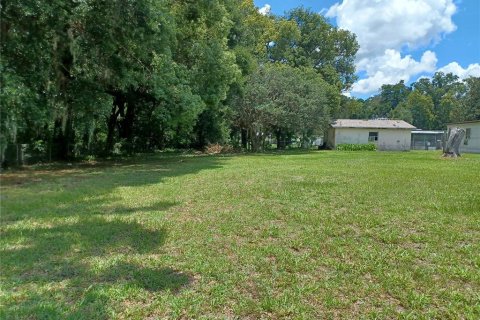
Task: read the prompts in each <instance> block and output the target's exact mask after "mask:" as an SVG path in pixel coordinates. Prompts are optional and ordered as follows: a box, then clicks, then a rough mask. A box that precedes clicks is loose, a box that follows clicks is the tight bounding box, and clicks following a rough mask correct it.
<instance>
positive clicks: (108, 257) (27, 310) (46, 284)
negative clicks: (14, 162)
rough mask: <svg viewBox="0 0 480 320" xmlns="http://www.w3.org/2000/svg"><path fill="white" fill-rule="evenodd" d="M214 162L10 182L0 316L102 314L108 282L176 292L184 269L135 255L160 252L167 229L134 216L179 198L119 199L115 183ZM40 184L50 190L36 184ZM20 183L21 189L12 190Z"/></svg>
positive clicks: (159, 177) (125, 166)
mask: <svg viewBox="0 0 480 320" xmlns="http://www.w3.org/2000/svg"><path fill="white" fill-rule="evenodd" d="M221 165H222V164H221V161H220V159H218V158H216V157H198V158H183V157H172V158H170V159H168V161H162V159H160V160H159V161H145V162H144V161H142V162H140V163H131V162H127V163H121V164H118V165H115V166H105V167H101V168H88V169H85V170H80V171H75V173H71V174H70V173H69V174H67V176H63V175H62V176H60V177H59V176H55V175H54V176H53V177H50V178H45V179H46V180H47V181H48V182H47V183H45V184H43V183H34V184H28V183H27V184H24V185H21V186H17V187H16V188H17V189H16V190H15V192H14V193H13V195H12V196H11V198H9V197H10V195H9V193H7V198H3V199H2V212H1V218H0V222H1V226H0V230H1V235H0V237H1V244H0V248H1V249H0V270H1V277H2V279H3V280H2V287H3V290H4V297H3V298H2V299H3V306H2V308H1V309H0V318H2V319H16V318H17V319H18V318H20V319H22V318H34V319H36V318H45V319H55V318H58V319H65V318H74V319H102V318H105V319H106V318H109V312H110V311H109V307H110V305H111V299H112V297H111V295H110V294H109V290H111V289H112V288H115V290H117V289H118V290H121V288H122V287H123V286H125V287H128V288H136V289H138V290H143V291H145V292H160V291H170V292H173V293H175V292H177V291H178V290H180V289H181V288H183V287H185V286H188V285H189V284H190V283H191V279H192V276H191V275H189V274H188V273H186V272H183V271H180V270H174V269H171V268H169V267H165V266H162V265H159V264H158V263H152V262H151V261H149V262H144V261H142V260H141V259H142V258H141V257H142V256H145V255H151V254H155V255H157V254H160V253H161V247H162V245H163V244H164V243H165V239H166V238H167V236H168V230H167V229H166V228H165V226H164V225H163V224H162V223H161V222H157V223H141V220H137V219H136V218H135V216H136V215H142V214H144V213H149V214H159V215H161V214H162V213H163V212H165V211H167V210H169V209H171V208H173V207H174V206H175V205H178V203H175V202H174V201H171V200H169V199H162V197H161V195H159V199H153V200H149V201H148V202H147V201H146V202H145V203H142V202H141V201H140V202H139V203H137V204H133V205H132V204H125V203H122V198H121V197H119V196H117V195H115V189H116V188H118V187H126V186H146V185H150V184H159V183H163V182H164V181H165V179H168V178H171V177H177V176H181V175H186V174H193V173H197V172H200V171H202V170H212V169H215V168H220V167H221ZM52 173H53V174H55V171H54V170H53V172H52ZM77 178H78V179H77ZM48 179H50V180H48ZM43 187H45V188H51V190H47V191H48V192H42V188H43ZM56 188H57V189H56ZM37 190H38V194H36V191H37ZM22 191H25V194H26V195H25V197H21V196H19V194H22ZM4 202H6V203H4ZM138 221H140V222H138ZM115 257H116V258H115ZM92 263H93V264H92ZM95 264H97V265H95ZM102 264H105V266H102ZM99 265H100V266H102V267H99ZM44 288H51V289H48V290H47V291H45V289H44ZM119 288H120V289H119ZM50 291H51V292H50ZM19 292H20V296H21V298H18V294H19ZM15 296H17V298H15Z"/></svg>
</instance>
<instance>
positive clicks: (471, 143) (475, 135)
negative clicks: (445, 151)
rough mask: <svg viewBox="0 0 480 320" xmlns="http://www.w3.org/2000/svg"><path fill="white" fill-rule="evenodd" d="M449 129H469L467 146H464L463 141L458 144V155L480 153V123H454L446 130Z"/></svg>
mask: <svg viewBox="0 0 480 320" xmlns="http://www.w3.org/2000/svg"><path fill="white" fill-rule="evenodd" d="M451 128H462V129H465V130H466V129H467V128H470V130H471V131H470V139H468V141H467V144H465V140H464V141H462V143H461V144H460V153H462V152H466V153H480V121H479V122H471V123H458V124H456V123H454V124H449V125H448V129H451Z"/></svg>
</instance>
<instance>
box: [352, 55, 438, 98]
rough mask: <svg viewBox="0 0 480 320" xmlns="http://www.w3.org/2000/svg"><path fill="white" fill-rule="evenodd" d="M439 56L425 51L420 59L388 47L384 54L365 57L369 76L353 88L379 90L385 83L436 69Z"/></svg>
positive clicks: (358, 90) (365, 65)
mask: <svg viewBox="0 0 480 320" xmlns="http://www.w3.org/2000/svg"><path fill="white" fill-rule="evenodd" d="M436 64H437V57H436V55H435V53H434V52H432V51H425V52H424V53H423V55H422V58H421V59H420V61H416V60H415V59H413V58H412V56H410V55H407V56H405V57H403V58H402V57H401V55H400V52H399V51H396V50H393V49H387V50H385V52H384V54H383V55H382V56H378V57H375V58H372V59H365V61H364V65H363V70H365V71H366V73H367V77H366V78H365V79H362V80H359V81H357V82H356V83H355V84H354V85H353V88H352V91H353V92H355V93H361V94H368V93H372V92H375V91H377V90H378V89H379V88H380V87H381V86H382V85H383V84H394V83H398V82H399V81H400V80H404V81H405V82H408V81H409V80H410V78H411V77H412V76H414V75H416V74H419V73H422V72H433V71H435V68H436Z"/></svg>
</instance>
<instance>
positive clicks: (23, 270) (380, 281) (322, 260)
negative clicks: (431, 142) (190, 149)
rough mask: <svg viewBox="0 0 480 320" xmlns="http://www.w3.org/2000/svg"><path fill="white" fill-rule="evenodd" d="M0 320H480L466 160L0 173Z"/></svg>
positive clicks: (307, 156) (168, 159)
mask: <svg viewBox="0 0 480 320" xmlns="http://www.w3.org/2000/svg"><path fill="white" fill-rule="evenodd" d="M1 179H2V186H1V226H0V228H1V229H0V230H1V234H0V236H1V238H0V267H1V269H0V276H1V278H0V310H1V311H0V318H2V319H15V318H19V319H24V318H28V319H56V318H58V319H105V318H118V319H145V318H148V319H155V318H165V317H168V318H204V319H211V318H221V319H224V318H250V319H257V318H295V319H297V318H300V319H315V318H375V317H377V318H402V317H403V318H442V319H445V318H455V319H458V318H466V319H478V318H480V155H464V157H462V158H460V159H457V160H452V159H442V158H441V157H440V155H439V153H438V152H406V153H390V152H334V151H318V152H317V151H315V152H307V153H285V154H266V155H239V156H225V157H222V156H185V155H184V156H180V155H156V156H151V157H144V158H136V159H131V160H128V161H124V162H117V163H113V162H112V163H102V164H97V165H73V166H64V167H63V168H58V167H57V168H55V169H53V168H45V167H43V168H35V169H33V168H30V169H28V170H23V171H16V172H7V173H4V174H2V176H1Z"/></svg>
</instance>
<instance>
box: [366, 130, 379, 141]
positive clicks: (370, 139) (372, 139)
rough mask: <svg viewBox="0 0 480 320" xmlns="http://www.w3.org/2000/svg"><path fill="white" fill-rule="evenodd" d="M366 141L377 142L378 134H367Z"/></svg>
mask: <svg viewBox="0 0 480 320" xmlns="http://www.w3.org/2000/svg"><path fill="white" fill-rule="evenodd" d="M368 141H371V142H375V141H378V132H369V133H368Z"/></svg>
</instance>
